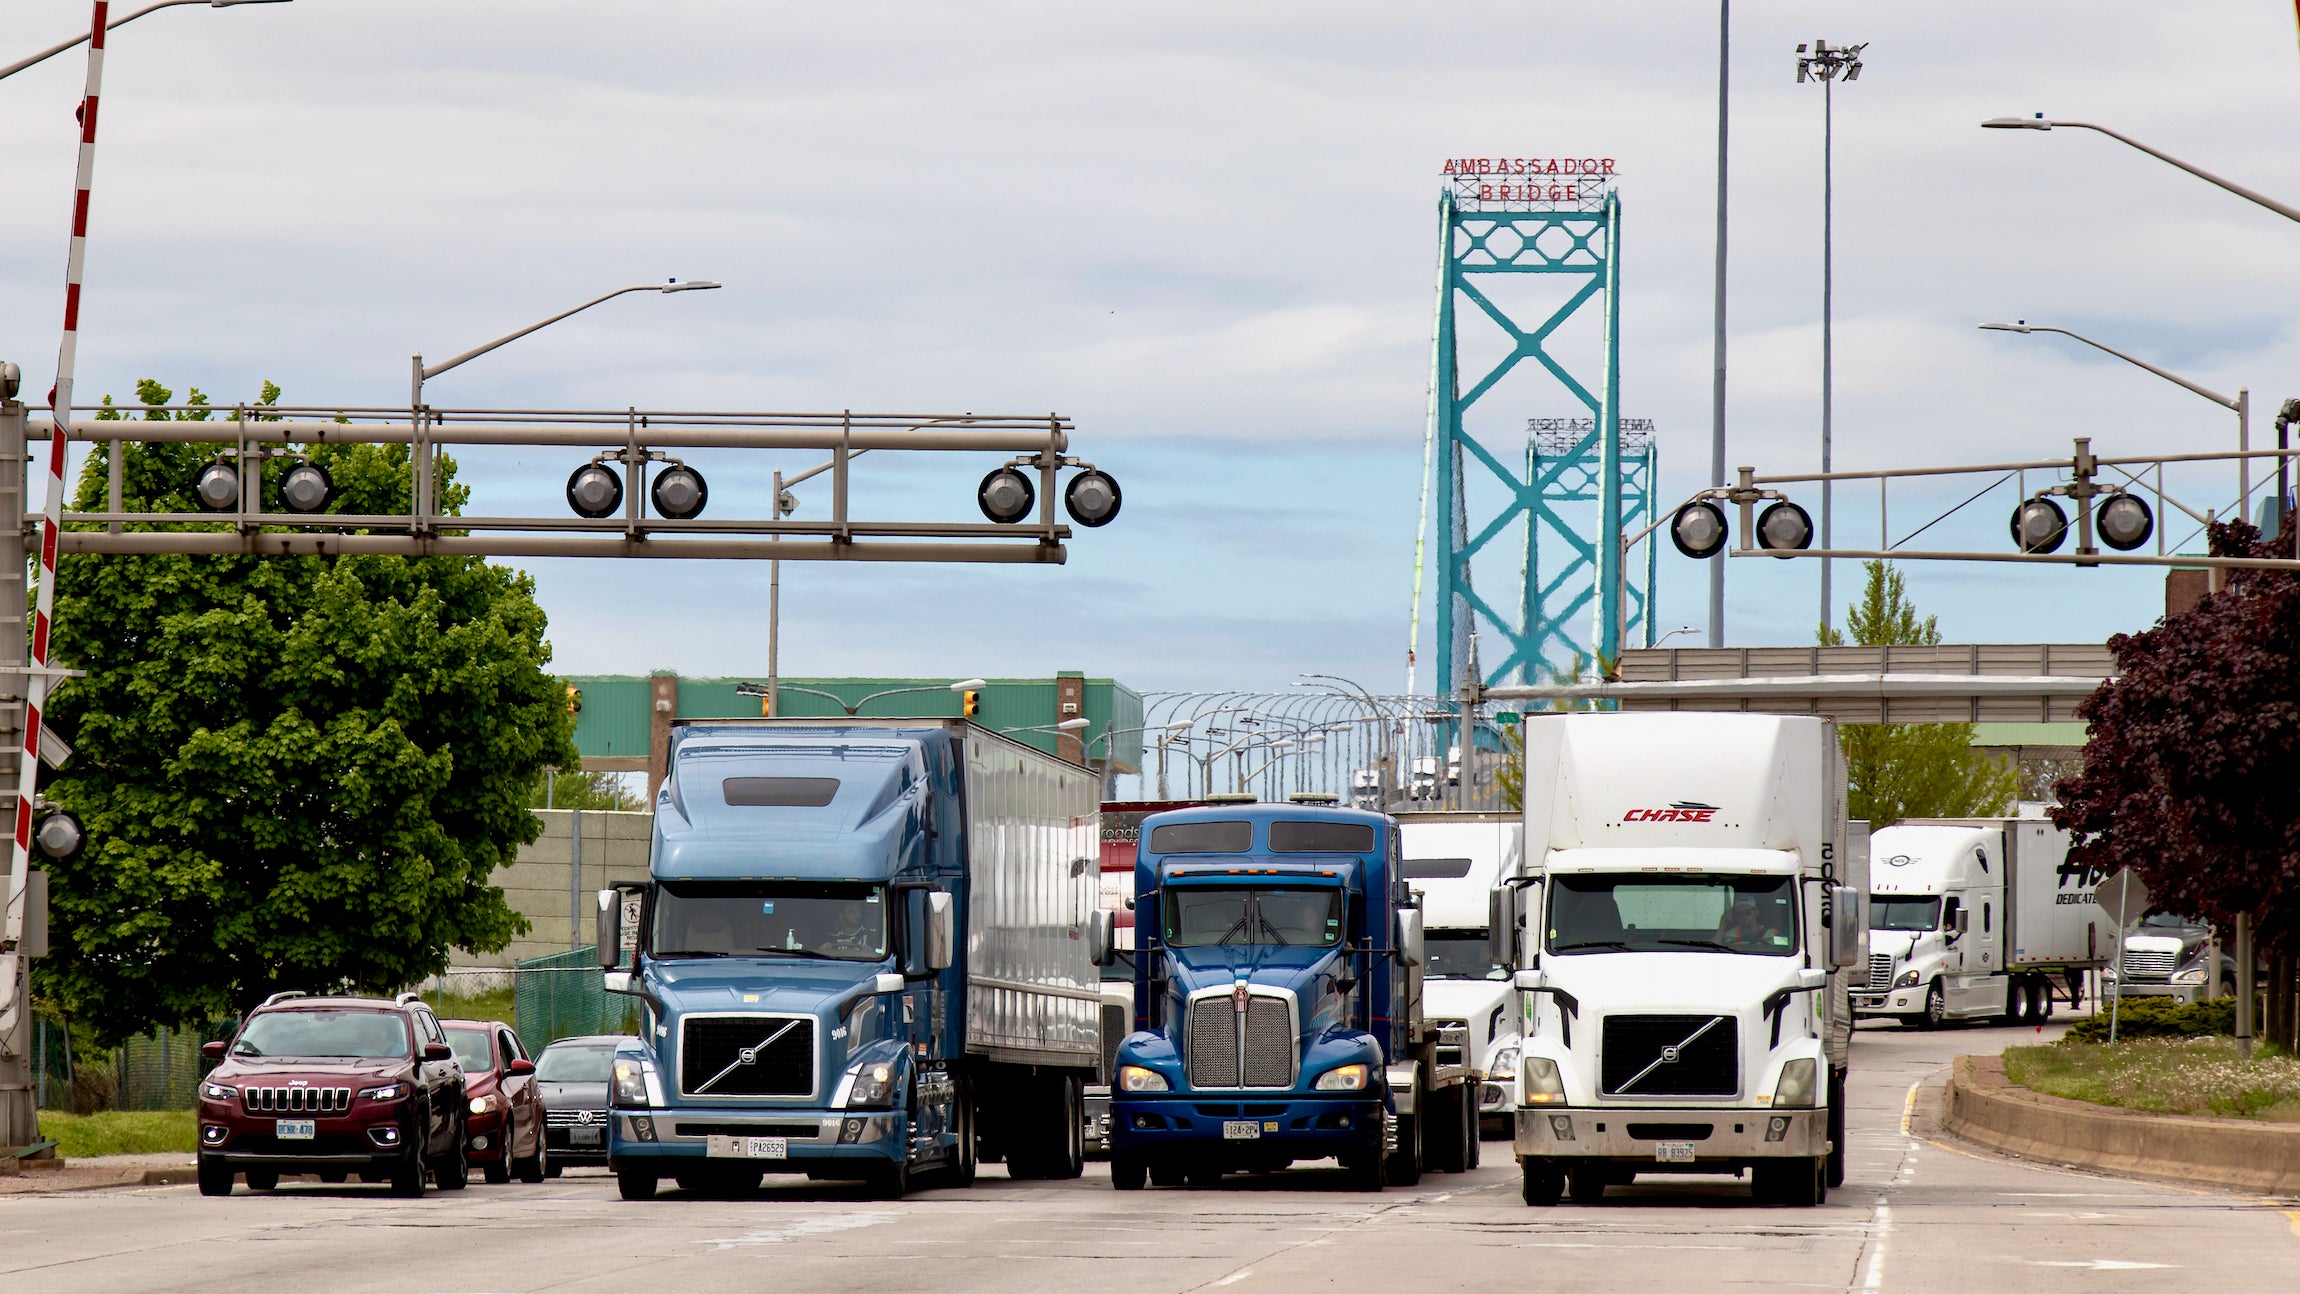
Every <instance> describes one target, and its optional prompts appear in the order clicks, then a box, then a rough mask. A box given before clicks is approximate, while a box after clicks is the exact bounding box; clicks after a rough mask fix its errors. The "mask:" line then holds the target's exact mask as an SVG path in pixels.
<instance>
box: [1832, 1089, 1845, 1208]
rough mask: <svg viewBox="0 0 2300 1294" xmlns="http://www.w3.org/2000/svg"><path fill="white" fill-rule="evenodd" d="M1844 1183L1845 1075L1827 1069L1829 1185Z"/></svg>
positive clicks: (1841, 1184)
mask: <svg viewBox="0 0 2300 1294" xmlns="http://www.w3.org/2000/svg"><path fill="white" fill-rule="evenodd" d="M1844 1184H1845V1076H1844V1075H1843V1074H1840V1073H1838V1072H1837V1071H1835V1070H1830V1071H1829V1185H1831V1186H1843V1185H1844Z"/></svg>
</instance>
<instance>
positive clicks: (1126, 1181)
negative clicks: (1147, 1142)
mask: <svg viewBox="0 0 2300 1294" xmlns="http://www.w3.org/2000/svg"><path fill="white" fill-rule="evenodd" d="M1149 1180H1150V1171H1149V1165H1147V1164H1144V1163H1143V1162H1142V1159H1141V1157H1140V1156H1139V1155H1120V1154H1113V1155H1111V1156H1110V1185H1111V1186H1113V1187H1115V1188H1117V1189H1118V1190H1121V1191H1139V1190H1141V1189H1142V1186H1143V1184H1144V1183H1145V1182H1147V1181H1149Z"/></svg>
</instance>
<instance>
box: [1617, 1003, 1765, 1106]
mask: <svg viewBox="0 0 2300 1294" xmlns="http://www.w3.org/2000/svg"><path fill="white" fill-rule="evenodd" d="M1603 1045H1604V1050H1603V1051H1602V1052H1601V1053H1600V1054H1599V1060H1598V1065H1599V1070H1600V1076H1601V1077H1600V1081H1601V1083H1602V1089H1601V1090H1602V1091H1603V1092H1604V1094H1605V1095H1607V1096H1733V1095H1736V1094H1738V1093H1739V1092H1740V1090H1741V1046H1740V1031H1739V1030H1738V1029H1737V1028H1736V1027H1735V1022H1734V1019H1733V1017H1732V1016H1729V1015H1718V1016H1710V1015H1609V1016H1607V1017H1605V1037H1604V1044H1603Z"/></svg>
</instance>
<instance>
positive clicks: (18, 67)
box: [0, 0, 287, 79]
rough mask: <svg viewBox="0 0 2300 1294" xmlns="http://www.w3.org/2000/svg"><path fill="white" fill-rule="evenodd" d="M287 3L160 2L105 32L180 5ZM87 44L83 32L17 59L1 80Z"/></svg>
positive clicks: (108, 24)
mask: <svg viewBox="0 0 2300 1294" xmlns="http://www.w3.org/2000/svg"><path fill="white" fill-rule="evenodd" d="M286 3H287V0H159V3H157V4H148V5H145V6H144V7H143V8H141V9H137V10H135V11H133V12H130V13H126V14H122V15H121V16H119V17H117V18H110V19H107V20H106V21H105V23H104V30H105V31H108V32H112V31H118V30H119V29H120V28H122V27H125V26H127V25H128V24H129V23H132V22H134V21H135V20H137V19H138V18H141V17H143V16H144V15H145V14H148V13H154V12H157V11H158V10H161V9H173V8H175V7H176V6H178V5H187V4H204V5H206V6H207V7H209V8H210V9H229V8H231V7H232V6H234V5H243V4H286ZM87 43H88V33H87V32H82V33H81V34H80V35H77V36H74V37H73V38H72V39H70V40H68V41H65V42H64V43H63V44H61V45H51V46H49V47H48V48H46V49H44V50H41V51H40V52H39V53H37V54H34V55H33V56H31V57H30V58H20V59H17V60H16V61H15V62H13V63H10V64H9V65H7V66H6V67H0V79H5V78H7V77H11V76H14V75H16V74H17V73H18V72H21V71H23V70H24V69H25V68H28V67H31V66H32V65H34V64H36V63H45V62H47V61H48V60H49V59H52V58H54V57H56V56H57V55H58V54H61V53H63V52H64V51H65V50H68V49H78V48H79V47H80V46H82V45H85V44H87Z"/></svg>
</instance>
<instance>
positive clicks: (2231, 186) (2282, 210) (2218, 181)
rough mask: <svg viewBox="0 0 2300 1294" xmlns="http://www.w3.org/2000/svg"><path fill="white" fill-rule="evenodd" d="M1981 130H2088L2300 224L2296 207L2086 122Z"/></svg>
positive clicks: (2019, 122)
mask: <svg viewBox="0 0 2300 1294" xmlns="http://www.w3.org/2000/svg"><path fill="white" fill-rule="evenodd" d="M1981 129H1983V130H2055V129H2059V130H2090V131H2093V132H2095V133H2098V134H2102V135H2106V136H2108V137H2109V138H2110V139H2113V140H2115V141H2116V142H2118V143H2120V144H2124V145H2127V146H2129V147H2132V148H2136V149H2139V150H2140V151H2141V152H2143V153H2146V154H2148V155H2149V156H2150V157H2153V158H2155V159H2156V160H2157V161H2159V162H2163V163H2165V164H2166V165H2168V166H2177V167H2179V168H2180V169H2181V170H2183V171H2186V172H2188V173H2189V174H2190V175H2193V176H2195V177H2196V178H2197V179H2200V180H2202V181H2204V182H2205V183H2206V184H2213V185H2218V186H2219V187H2220V188H2223V189H2226V190H2228V191H2229V192H2230V193H2233V194H2235V195H2236V196H2237V197H2239V198H2242V199H2244V200H2245V201H2247V202H2254V203H2258V204H2259V205H2261V206H2263V207H2266V208H2268V209H2269V210H2270V211H2273V212H2275V213H2276V214H2277V215H2279V216H2282V217H2284V218H2285V219H2286V220H2300V207H2293V206H2290V205H2287V204H2285V203H2282V202H2278V201H2277V200H2276V199H2274V198H2271V197H2269V196H2268V195H2267V194H2265V193H2256V192H2254V191H2253V190H2251V189H2247V188H2245V187H2244V186H2243V185H2241V184H2238V183H2237V182H2236V181H2234V180H2231V179H2228V178H2227V177H2225V176H2220V175H2214V174H2213V173H2212V172H2210V171H2207V170H2205V169H2204V168H2203V167H2201V166H2198V165H2196V164H2195V163H2193V162H2183V161H2181V160H2180V159H2179V158H2177V157H2174V156H2173V155H2172V154H2170V153H2167V152H2163V151H2161V150H2159V149H2154V148H2150V147H2149V146H2148V145H2146V144H2143V143H2141V142H2140V141H2139V140H2137V139H2134V138H2133V137H2132V136H2130V135H2125V134H2120V133H2118V132H2116V131H2113V130H2110V129H2109V128H2108V127H2106V126H2101V125H2095V124H2094V123H2092V122H2089V121H2054V120H2051V119H2049V118H2047V117H2046V116H2045V115H2044V114H2043V113H2041V112H2040V113H2038V114H2036V115H2035V116H2033V117H1991V118H1989V119H1988V120H1987V121H1984V122H1982V123H1981Z"/></svg>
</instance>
